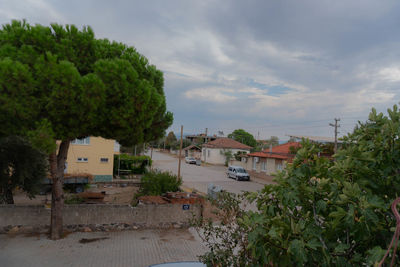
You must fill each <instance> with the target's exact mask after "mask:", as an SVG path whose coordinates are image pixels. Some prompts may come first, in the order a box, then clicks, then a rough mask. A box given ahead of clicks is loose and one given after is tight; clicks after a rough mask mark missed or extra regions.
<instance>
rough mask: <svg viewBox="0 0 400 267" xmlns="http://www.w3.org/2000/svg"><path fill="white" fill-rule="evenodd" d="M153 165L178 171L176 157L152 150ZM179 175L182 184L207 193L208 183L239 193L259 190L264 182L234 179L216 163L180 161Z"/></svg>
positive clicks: (174, 171)
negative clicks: (205, 163) (196, 163)
mask: <svg viewBox="0 0 400 267" xmlns="http://www.w3.org/2000/svg"><path fill="white" fill-rule="evenodd" d="M153 167H154V168H157V169H160V170H168V171H171V172H173V173H175V174H177V173H178V158H176V157H173V156H171V155H169V154H167V153H160V152H156V151H153ZM181 175H182V179H183V185H184V186H186V187H189V188H195V189H196V190H197V191H200V192H203V193H207V186H208V184H209V183H213V184H214V185H219V186H221V187H222V188H223V189H224V190H226V191H229V192H233V193H240V192H241V191H257V190H261V189H262V188H263V187H264V184H266V182H265V181H262V180H255V179H252V178H251V179H252V180H251V181H249V182H247V181H235V180H233V179H230V178H228V177H227V176H226V167H224V166H216V165H202V166H196V165H194V164H186V163H185V161H184V160H182V163H181Z"/></svg>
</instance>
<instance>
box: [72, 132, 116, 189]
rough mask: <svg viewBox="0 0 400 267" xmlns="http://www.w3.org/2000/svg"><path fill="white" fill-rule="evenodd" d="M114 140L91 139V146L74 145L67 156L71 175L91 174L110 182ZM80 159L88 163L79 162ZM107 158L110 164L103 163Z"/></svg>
mask: <svg viewBox="0 0 400 267" xmlns="http://www.w3.org/2000/svg"><path fill="white" fill-rule="evenodd" d="M114 145H115V141H114V140H108V139H104V138H101V137H93V136H91V137H90V143H89V144H72V143H71V145H70V147H69V150H68V155H67V169H66V172H67V173H69V174H74V173H90V174H92V175H94V176H95V178H96V177H98V178H99V179H100V180H102V181H104V180H110V179H112V175H113V164H114ZM78 158H87V159H88V161H87V162H78ZM101 158H107V159H108V162H101V161H100V159H101Z"/></svg>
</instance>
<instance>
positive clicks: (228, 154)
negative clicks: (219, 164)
mask: <svg viewBox="0 0 400 267" xmlns="http://www.w3.org/2000/svg"><path fill="white" fill-rule="evenodd" d="M220 153H221V155H223V156H224V157H225V166H228V164H229V161H230V160H231V158H233V153H232V150H230V149H223V150H221V151H220Z"/></svg>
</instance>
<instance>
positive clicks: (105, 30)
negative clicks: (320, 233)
mask: <svg viewBox="0 0 400 267" xmlns="http://www.w3.org/2000/svg"><path fill="white" fill-rule="evenodd" d="M398 14H400V2H399V1H395V0H393V1H391V0H385V1H375V0H374V1H370V0H337V1H328V0H314V1H309V0H302V1H298V0H291V1H289V0H288V1H286V0H282V1H276V0H264V1H262V0H260V1H256V0H248V1H233V0H232V1H227V0H219V1H213V0H201V1H198V0H197V1H190V0H182V1H175V0H168V1H167V0H158V1H156V0H147V1H133V0H126V1H122V0H114V1H106V0H85V1H82V0H80V1H77V0H69V1H61V0H60V1H56V0H18V1H14V0H8V1H5V0H0V23H1V24H2V25H3V24H6V23H9V22H11V20H13V19H18V20H21V19H26V20H27V22H28V23H30V24H37V23H38V24H42V25H49V24H50V23H54V22H55V23H59V24H74V25H76V26H77V27H78V28H81V27H82V26H86V25H88V26H91V27H92V28H93V30H94V32H95V34H96V37H97V38H107V39H110V40H115V41H118V42H122V43H125V44H127V45H129V46H134V47H135V48H136V49H137V51H138V52H140V53H141V54H143V55H144V56H146V57H147V58H148V59H149V61H150V63H151V64H153V65H155V66H156V67H157V68H158V69H160V70H162V71H163V72H164V79H165V87H164V90H165V94H166V99H167V107H168V110H169V111H171V112H173V114H174V123H173V125H172V126H171V127H170V129H169V130H172V131H175V132H179V131H180V126H181V125H183V126H184V132H185V133H187V134H189V133H190V134H199V133H203V132H205V129H206V128H208V133H209V134H216V133H218V131H222V132H223V133H224V134H225V135H227V134H229V133H231V132H232V131H233V130H235V129H238V128H242V129H245V130H247V131H248V132H250V133H252V134H253V135H254V136H255V137H256V138H258V139H267V138H269V137H270V136H278V137H279V138H280V139H281V140H284V139H288V137H287V135H288V134H297V135H313V136H331V137H332V136H333V134H334V129H333V127H331V126H329V123H333V122H334V118H340V119H341V121H340V125H341V127H340V128H339V131H340V134H339V135H340V136H341V135H343V134H346V133H347V132H349V131H351V130H352V129H353V128H354V126H355V124H356V123H357V121H359V120H360V121H365V120H366V119H367V118H368V114H369V112H370V111H371V108H372V107H375V108H376V109H377V110H378V111H382V112H386V110H387V108H391V107H392V106H393V105H394V104H398V102H399V99H400V87H399V86H400V16H399V15H398ZM169 130H168V131H169Z"/></svg>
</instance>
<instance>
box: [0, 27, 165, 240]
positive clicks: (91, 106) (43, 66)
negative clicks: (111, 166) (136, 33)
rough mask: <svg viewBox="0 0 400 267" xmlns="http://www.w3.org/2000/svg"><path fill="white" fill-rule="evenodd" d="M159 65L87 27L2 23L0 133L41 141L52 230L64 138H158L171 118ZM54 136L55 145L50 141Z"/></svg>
mask: <svg viewBox="0 0 400 267" xmlns="http://www.w3.org/2000/svg"><path fill="white" fill-rule="evenodd" d="M163 86H164V80H163V74H162V72H161V71H159V70H157V69H156V67H155V66H153V65H150V64H149V63H148V60H147V59H146V58H145V57H144V56H142V55H141V54H139V53H138V52H137V51H136V50H135V48H133V47H128V46H126V45H124V44H121V43H117V42H110V41H108V40H106V39H103V40H100V39H96V38H95V36H94V32H93V31H92V29H91V28H90V27H84V28H83V29H82V30H79V29H77V28H76V27H75V26H73V25H67V26H65V27H64V26H61V25H57V24H52V25H51V26H50V27H45V26H41V25H35V26H32V25H29V24H28V23H26V22H25V21H13V22H12V23H11V24H6V25H4V26H3V28H2V30H1V31H0V121H1V122H2V127H1V129H0V136H8V135H27V136H31V137H32V139H33V140H35V143H37V144H40V145H41V146H45V147H46V149H47V151H48V154H49V163H50V174H51V177H52V179H53V188H52V206H51V209H52V210H51V238H52V239H58V238H60V237H61V236H62V232H63V231H62V230H63V227H62V211H63V205H64V202H63V199H64V196H63V190H62V185H63V177H64V164H65V160H66V157H67V153H68V148H69V144H70V142H71V141H72V140H74V139H75V138H82V137H86V136H102V137H104V138H110V139H116V140H117V141H118V142H119V143H120V144H121V145H123V146H132V145H134V144H138V143H144V142H148V141H151V140H155V139H157V138H159V137H161V136H163V135H164V132H165V129H167V128H168V127H169V126H170V125H171V123H172V119H173V118H172V114H171V113H169V112H167V111H166V101H165V95H164V91H163ZM56 140H59V141H60V143H59V145H58V150H56V149H55V144H56Z"/></svg>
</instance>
